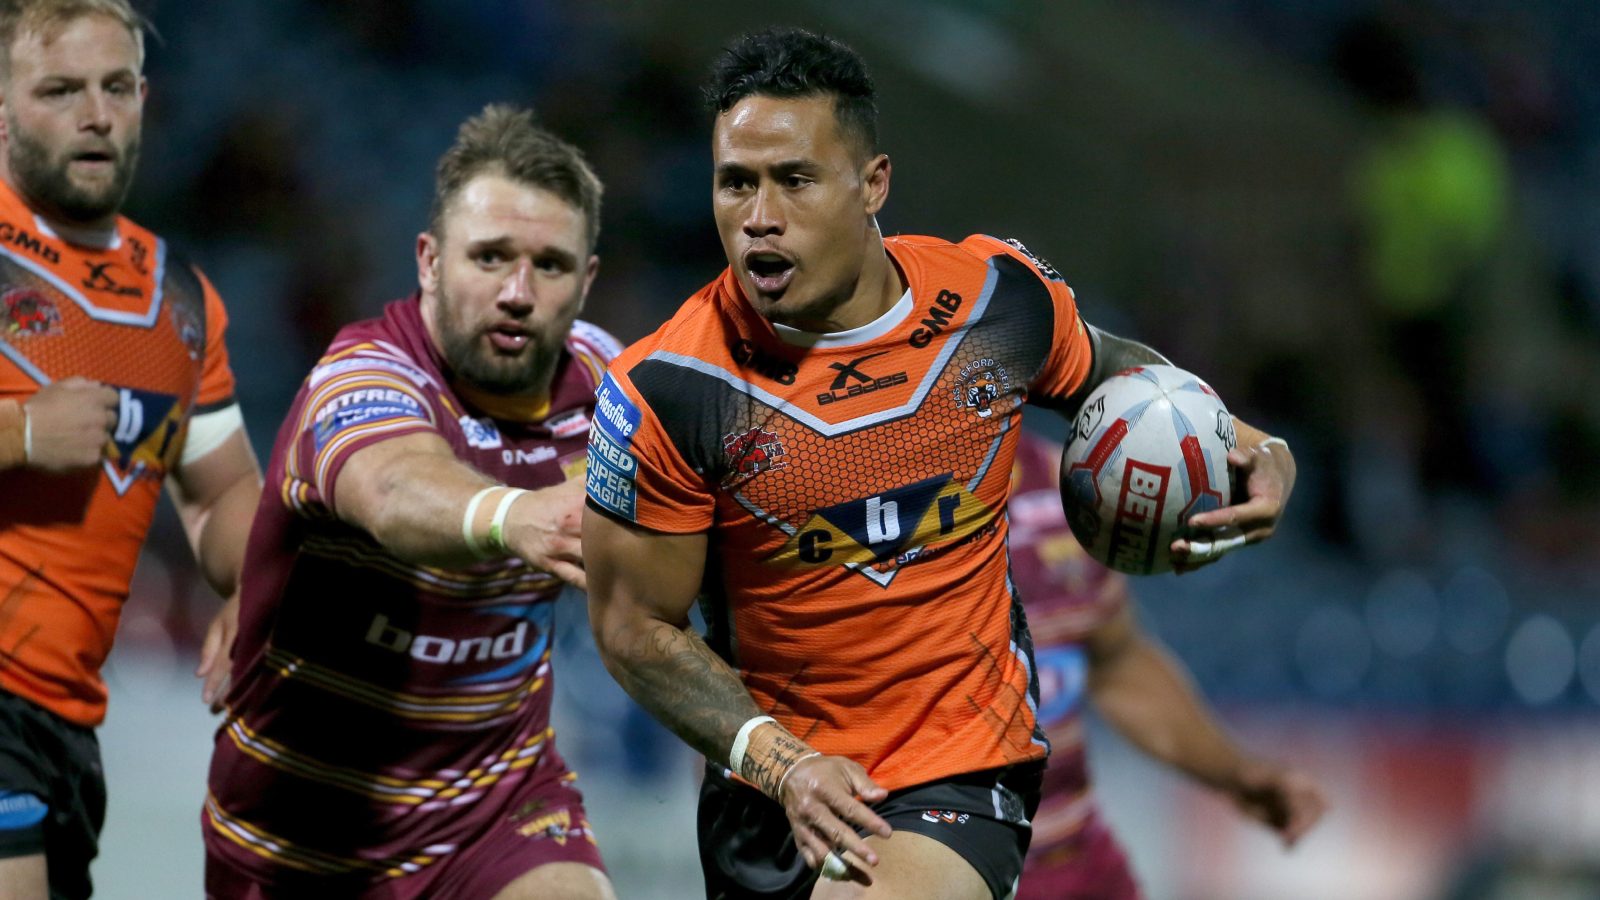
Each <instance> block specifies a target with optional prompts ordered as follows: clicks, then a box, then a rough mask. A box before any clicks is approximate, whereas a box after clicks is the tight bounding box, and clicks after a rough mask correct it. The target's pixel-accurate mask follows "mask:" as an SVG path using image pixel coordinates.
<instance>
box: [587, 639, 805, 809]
mask: <svg viewBox="0 0 1600 900" xmlns="http://www.w3.org/2000/svg"><path fill="white" fill-rule="evenodd" d="M620 637H621V640H620V641H619V642H616V643H613V646H616V647H618V649H619V650H620V651H621V652H620V653H618V654H616V658H615V659H614V662H615V663H616V664H615V666H614V667H613V669H612V674H614V675H615V676H616V677H617V680H618V681H619V682H620V683H621V684H622V687H623V689H624V690H626V691H627V692H628V694H629V695H630V696H632V697H633V699H635V700H637V701H638V702H639V704H640V705H641V706H643V707H644V708H645V709H647V710H649V711H650V712H651V714H652V715H654V716H655V717H656V719H657V720H659V721H660V722H661V723H662V724H663V725H665V726H667V727H668V728H670V729H672V731H673V733H674V734H676V735H677V736H678V737H680V738H682V739H683V740H684V741H685V742H687V743H688V744H689V746H691V747H693V748H694V749H695V750H697V751H699V752H700V753H703V754H705V756H706V757H707V758H708V759H713V760H715V759H726V758H727V756H728V749H729V748H730V747H732V746H733V738H734V736H735V735H737V734H738V733H739V728H740V726H742V725H744V723H745V722H747V721H749V720H750V719H751V718H752V717H754V716H758V715H760V714H761V711H760V710H759V709H757V708H756V703H755V701H754V700H753V699H751V697H750V692H749V691H747V690H745V687H744V683H743V682H741V681H740V680H739V675H738V673H736V672H734V670H733V669H732V668H731V667H729V665H728V664H727V663H725V662H723V661H722V659H721V658H720V657H718V656H717V655H716V654H715V653H714V652H712V650H711V648H710V647H708V646H706V643H705V641H703V640H701V639H700V636H699V635H697V634H695V633H694V632H692V631H689V630H687V629H684V628H679V627H677V626H674V625H671V624H668V623H666V622H661V621H653V622H650V623H648V624H645V625H640V626H636V627H635V628H634V633H633V634H629V635H625V636H620ZM747 758H748V757H747ZM745 768H747V769H748V768H749V764H748V763H746V765H745ZM779 774H780V775H781V774H782V773H781V772H780V773H779ZM752 780H754V779H752Z"/></svg>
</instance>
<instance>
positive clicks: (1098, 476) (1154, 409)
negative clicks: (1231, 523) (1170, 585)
mask: <svg viewBox="0 0 1600 900" xmlns="http://www.w3.org/2000/svg"><path fill="white" fill-rule="evenodd" d="M1235 443H1236V439H1235V438H1234V434H1233V417H1232V416H1230V415H1229V414H1228V409H1227V407H1225V406H1223V405H1222V398H1221V397H1218V396H1217V392H1216V391H1214V390H1212V389H1211V386H1210V385H1208V384H1206V383H1205V382H1204V381H1201V380H1200V379H1199V378H1198V377H1196V376H1195V375H1193V374H1191V373H1189V372H1186V371H1184V370H1183V369H1179V368H1177V367H1175V366H1139V367H1137V368H1132V369H1125V370H1123V371H1121V372H1118V373H1117V374H1116V375H1113V376H1111V377H1110V378H1107V379H1106V380H1105V381H1104V382H1102V383H1101V384H1100V386H1099V387H1097V388H1095V389H1094V391H1093V392H1092V393H1091V394H1090V395H1089V399H1088V400H1086V401H1084V404H1083V408H1082V409H1081V410H1080V411H1079V412H1078V418H1077V421H1076V422H1075V428H1074V433H1073V435H1072V440H1071V441H1070V442H1069V443H1068V444H1067V449H1066V453H1065V454H1063V455H1062V457H1061V501H1062V505H1063V507H1064V508H1065V510H1066V514H1067V522H1068V524H1070V525H1071V526H1072V533H1073V534H1074V535H1076V536H1077V538H1078V541H1079V543H1081V544H1083V546H1084V548H1085V549H1086V550H1088V552H1089V555H1090V556H1092V557H1094V558H1095V559H1098V560H1099V561H1101V562H1103V563H1105V564H1106V565H1108V566H1110V567H1111V568H1113V569H1117V570H1118V571H1122V572H1127V573H1128V574H1130V575H1150V574H1154V573H1157V572H1166V571H1169V570H1171V569H1172V559H1171V554H1170V551H1169V549H1168V548H1170V547H1171V546H1172V542H1173V540H1175V539H1177V538H1186V537H1189V532H1188V529H1187V527H1186V526H1185V524H1184V523H1186V522H1188V521H1189V518H1190V517H1191V516H1194V515H1196V514H1197V513H1202V512H1205V511H1207V510H1212V509H1217V508H1219V507H1221V506H1222V505H1223V504H1225V503H1226V502H1228V497H1229V495H1230V493H1231V491H1230V489H1229V482H1228V479H1229V473H1228V451H1229V450H1230V449H1232V448H1233V445H1234V444H1235Z"/></svg>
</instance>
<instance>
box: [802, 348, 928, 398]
mask: <svg viewBox="0 0 1600 900" xmlns="http://www.w3.org/2000/svg"><path fill="white" fill-rule="evenodd" d="M888 352H889V351H887V350H880V351H878V352H877V353H868V354H867V355H866V356H858V357H856V358H855V359H852V360H850V361H849V362H847V363H841V362H836V363H829V364H828V368H830V369H833V370H834V371H836V372H838V373H839V374H838V375H836V376H834V379H833V384H831V385H829V386H828V392H827V393H824V394H818V395H817V403H818V405H821V406H826V405H827V404H829V403H837V402H838V401H840V400H849V399H851V398H853V397H864V396H866V395H867V394H870V393H872V392H873V391H878V390H882V389H883V388H887V387H894V386H895V385H897V384H905V383H906V373H904V372H896V373H894V374H893V375H885V376H883V377H881V378H876V377H873V376H871V375H868V374H867V373H866V372H863V371H861V369H860V366H861V364H862V363H864V362H866V361H867V360H869V359H873V358H874V357H879V356H882V355H884V354H885V353H888Z"/></svg>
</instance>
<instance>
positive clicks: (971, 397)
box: [951, 356, 1016, 419]
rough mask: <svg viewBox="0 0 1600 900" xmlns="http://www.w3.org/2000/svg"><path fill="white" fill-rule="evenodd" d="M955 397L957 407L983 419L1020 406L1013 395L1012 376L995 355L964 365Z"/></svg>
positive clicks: (958, 378) (952, 395) (958, 379)
mask: <svg viewBox="0 0 1600 900" xmlns="http://www.w3.org/2000/svg"><path fill="white" fill-rule="evenodd" d="M951 397H952V399H954V400H955V402H956V405H957V406H961V407H965V408H966V409H969V410H971V411H972V412H973V413H975V414H977V416H978V418H980V419H987V418H989V417H990V416H992V415H994V414H995V413H997V412H999V413H1007V412H1010V411H1011V408H1012V406H1013V405H1015V403H1016V398H1015V397H1013V396H1012V394H1011V374H1010V373H1009V372H1007V371H1006V368H1005V366H1002V365H1000V363H998V362H996V361H995V359H994V357H992V356H985V357H983V358H982V359H977V360H973V361H972V362H970V363H967V364H966V365H965V366H962V367H961V373H960V374H959V375H957V376H956V386H955V390H954V391H952V392H951Z"/></svg>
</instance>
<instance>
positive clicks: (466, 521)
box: [461, 484, 501, 559]
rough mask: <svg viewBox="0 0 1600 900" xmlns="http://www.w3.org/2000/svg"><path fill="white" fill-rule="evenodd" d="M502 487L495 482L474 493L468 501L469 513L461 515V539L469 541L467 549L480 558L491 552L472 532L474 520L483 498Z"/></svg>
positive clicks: (484, 557)
mask: <svg viewBox="0 0 1600 900" xmlns="http://www.w3.org/2000/svg"><path fill="white" fill-rule="evenodd" d="M500 489H501V485H498V484H494V485H490V486H489V487H486V488H484V489H483V490H481V491H479V492H477V493H476V494H473V495H472V499H471V500H468V501H467V514H466V515H464V516H462V517H461V539H462V540H464V541H466V542H467V549H468V550H469V551H471V552H472V555H473V556H476V557H477V558H479V559H488V558H489V554H488V553H487V552H485V551H484V548H483V545H482V544H479V543H478V536H477V535H475V534H473V533H472V520H473V519H475V518H477V516H478V505H479V504H480V503H482V502H483V498H485V497H487V496H489V492H491V491H498V490H500Z"/></svg>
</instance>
